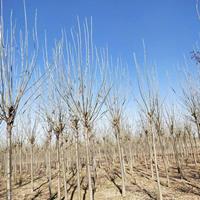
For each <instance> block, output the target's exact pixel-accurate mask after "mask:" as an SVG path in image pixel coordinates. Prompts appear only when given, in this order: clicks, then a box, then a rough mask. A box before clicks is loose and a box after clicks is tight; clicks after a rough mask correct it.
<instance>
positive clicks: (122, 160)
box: [116, 131, 126, 198]
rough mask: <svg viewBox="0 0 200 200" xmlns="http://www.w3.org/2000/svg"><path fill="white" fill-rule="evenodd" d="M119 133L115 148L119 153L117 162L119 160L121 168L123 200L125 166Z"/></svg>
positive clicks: (123, 194) (124, 193) (124, 194)
mask: <svg viewBox="0 0 200 200" xmlns="http://www.w3.org/2000/svg"><path fill="white" fill-rule="evenodd" d="M119 134H120V132H119V131H117V134H116V136H117V146H118V151H119V160H120V168H121V176H122V197H123V198H124V197H125V196H126V189H125V166H124V158H123V153H122V149H121V144H120V138H119V137H120V136H119Z"/></svg>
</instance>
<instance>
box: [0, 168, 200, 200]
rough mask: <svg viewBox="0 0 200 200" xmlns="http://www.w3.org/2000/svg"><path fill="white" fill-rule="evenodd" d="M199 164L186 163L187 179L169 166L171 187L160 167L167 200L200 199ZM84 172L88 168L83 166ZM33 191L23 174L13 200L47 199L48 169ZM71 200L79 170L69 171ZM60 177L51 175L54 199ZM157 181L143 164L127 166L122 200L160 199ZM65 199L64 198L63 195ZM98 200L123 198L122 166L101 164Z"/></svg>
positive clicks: (0, 192)
mask: <svg viewBox="0 0 200 200" xmlns="http://www.w3.org/2000/svg"><path fill="white" fill-rule="evenodd" d="M199 167H200V165H199V166H197V168H195V166H193V165H192V164H190V165H188V166H184V175H185V177H186V178H184V179H180V177H179V176H178V174H177V170H176V168H175V167H171V168H170V173H169V175H170V186H169V187H167V185H166V178H165V173H164V170H163V169H162V168H160V176H161V189H162V193H163V199H164V200H175V199H176V200H187V199H189V200H198V199H199V200H200V184H199V182H200V180H199V172H198V171H199V170H198V169H199ZM83 171H85V170H84V169H83ZM35 174H36V177H35V180H34V188H35V190H34V192H33V193H31V184H30V176H28V175H24V176H23V181H22V184H21V186H20V185H19V184H15V185H14V188H13V199H14V200H31V199H32V200H47V199H49V189H48V180H47V177H46V175H45V170H43V169H39V170H36V171H35ZM67 178H68V181H67V183H68V194H69V195H68V199H69V200H72V199H73V200H76V199H77V190H76V172H74V171H73V173H72V171H71V172H70V173H68V175H67ZM5 183H6V181H5V179H4V178H2V176H1V179H0V199H2V200H3V199H6V190H5V185H6V184H5ZM81 189H82V191H81V192H82V199H83V200H84V199H85V200H87V199H89V198H88V191H87V180H86V177H85V175H84V172H83V173H82V176H81ZM56 191H57V178H56V174H55V170H53V175H52V194H53V195H52V198H51V199H57V192H56ZM156 191H157V182H156V181H155V180H153V179H152V178H151V172H150V170H149V169H148V170H146V169H145V167H144V166H142V165H140V166H135V167H134V169H133V172H132V173H131V172H130V171H129V170H128V169H127V172H126V197H125V198H124V199H123V200H149V199H157V198H156ZM62 195H63V188H62ZM63 199H64V198H63ZM94 199H95V200H120V199H122V197H121V179H120V173H119V167H118V166H117V165H116V166H113V167H112V169H110V170H107V168H105V167H104V166H101V167H100V168H98V170H97V179H96V182H95V193H94Z"/></svg>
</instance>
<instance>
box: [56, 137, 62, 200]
mask: <svg viewBox="0 0 200 200" xmlns="http://www.w3.org/2000/svg"><path fill="white" fill-rule="evenodd" d="M56 139H57V140H56V146H57V179H58V180H57V181H58V183H57V184H58V200H61V193H60V187H61V183H60V139H59V136H58V135H57V138H56Z"/></svg>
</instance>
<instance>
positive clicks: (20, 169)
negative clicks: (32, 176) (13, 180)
mask: <svg viewBox="0 0 200 200" xmlns="http://www.w3.org/2000/svg"><path fill="white" fill-rule="evenodd" d="M19 174H20V179H19V181H20V184H21V182H22V144H20V146H19Z"/></svg>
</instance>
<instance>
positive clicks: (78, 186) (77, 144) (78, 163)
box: [75, 133, 81, 200]
mask: <svg viewBox="0 0 200 200" xmlns="http://www.w3.org/2000/svg"><path fill="white" fill-rule="evenodd" d="M75 137H76V168H77V189H78V200H81V184H80V160H79V138H78V133H77V134H76V136H75Z"/></svg>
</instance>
